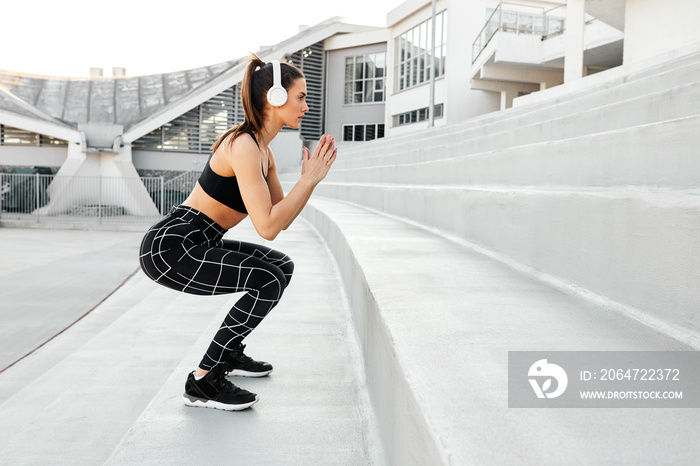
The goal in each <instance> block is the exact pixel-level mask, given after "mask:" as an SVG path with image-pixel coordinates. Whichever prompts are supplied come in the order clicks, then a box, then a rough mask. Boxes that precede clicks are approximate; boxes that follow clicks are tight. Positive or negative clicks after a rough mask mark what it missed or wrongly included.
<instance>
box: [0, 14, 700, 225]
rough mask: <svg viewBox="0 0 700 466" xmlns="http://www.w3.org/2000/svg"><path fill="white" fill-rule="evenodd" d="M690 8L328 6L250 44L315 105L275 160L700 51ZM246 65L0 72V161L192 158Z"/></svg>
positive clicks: (121, 166) (191, 165) (149, 164)
mask: <svg viewBox="0 0 700 466" xmlns="http://www.w3.org/2000/svg"><path fill="white" fill-rule="evenodd" d="M433 6H434V9H433ZM698 13H700V4H698V3H697V2H688V1H684V0H670V1H666V2H657V1H653V0H605V1H603V0H587V1H586V0H569V1H568V2H567V1H564V0H554V1H535V0H520V1H517V2H508V3H506V2H498V1H495V0H437V1H435V2H434V5H433V2H432V1H431V0H407V1H406V2H404V3H403V4H401V5H400V6H398V7H397V8H395V9H394V10H392V11H390V12H388V14H387V27H386V28H373V27H366V26H358V25H348V24H345V23H342V22H341V21H340V20H339V19H337V18H333V19H330V20H328V21H325V22H323V23H320V24H318V25H316V26H314V27H311V28H305V29H303V30H301V31H300V32H299V34H297V35H295V36H293V37H291V38H289V39H287V40H285V41H283V42H282V43H280V44H277V45H275V46H273V47H269V48H266V49H263V50H261V51H259V52H258V54H259V55H260V57H261V58H262V59H263V60H270V59H282V60H290V61H292V62H294V63H295V64H297V65H298V66H299V67H300V68H301V69H302V71H303V72H304V73H305V74H306V76H307V86H308V89H309V97H308V101H309V107H310V108H311V111H310V112H309V115H308V116H307V118H305V119H304V122H303V124H302V126H301V129H300V130H298V131H291V130H290V131H286V132H284V133H283V134H281V136H280V137H278V138H277V139H276V140H275V141H274V145H273V149H274V150H275V153H276V155H277V158H278V164H279V166H280V169H281V171H284V170H296V167H297V166H298V164H299V160H300V153H301V147H302V145H307V146H313V144H314V142H315V141H316V140H317V139H318V137H320V135H321V134H322V133H324V132H331V133H333V134H334V135H335V136H336V139H337V140H339V141H341V140H342V141H345V142H346V143H353V144H354V143H356V142H357V143H360V141H367V140H372V139H376V138H381V137H390V136H391V135H394V134H396V135H399V134H403V133H407V132H412V131H415V130H417V129H421V128H425V127H428V126H429V125H431V124H433V125H436V126H440V125H445V124H448V123H454V122H458V121H461V120H465V119H469V118H473V117H477V116H479V115H483V114H486V113H490V112H494V111H498V110H502V109H505V108H508V107H511V106H513V105H527V104H528V103H530V102H535V101H537V100H538V99H543V98H549V97H551V96H553V95H556V92H562V90H566V89H571V88H572V87H585V86H586V83H587V82H593V81H594V80H595V77H594V76H593V75H595V74H598V73H601V72H606V71H607V72H614V71H613V70H610V69H611V68H618V67H623V68H626V69H628V68H631V67H644V66H649V65H650V64H654V63H661V62H663V61H665V60H668V59H670V58H674V57H677V56H679V55H683V54H687V53H691V52H693V51H697V50H699V49H700V31H699V30H698V28H696V27H695V25H694V22H693V18H695V17H697V14H698ZM433 37H434V41H433ZM244 67H245V58H239V59H235V60H232V61H229V62H225V63H221V64H216V65H212V66H209V67H205V68H199V69H194V70H186V71H179V72H173V73H166V74H162V75H154V76H140V77H131V76H122V75H118V76H116V77H111V78H106V77H101V76H99V74H100V73H97V74H98V76H94V77H91V78H85V79H81V78H53V77H45V76H31V75H27V74H23V73H13V72H1V71H0V165H1V166H51V167H60V170H58V175H59V176H61V177H64V178H70V177H76V176H110V177H122V178H134V177H137V176H138V173H137V170H172V171H188V170H193V169H197V168H199V167H201V166H202V165H203V163H204V162H205V161H206V158H207V157H208V153H209V146H210V144H211V143H212V142H213V141H214V140H215V139H216V138H217V136H218V135H219V134H221V133H222V132H223V131H224V130H225V129H227V128H228V127H230V126H232V125H234V124H236V123H238V122H240V121H242V109H241V105H240V93H239V83H240V82H241V80H242V76H243V70H244ZM608 70H610V71H608ZM120 71H121V72H120V73H117V74H123V73H124V70H120ZM562 84H563V85H562ZM64 190H65V189H64V188H59V187H58V185H56V186H54V187H53V188H52V190H50V194H51V198H52V205H53V206H54V208H55V209H58V208H59V207H58V206H59V204H60V205H62V206H64V207H65V206H66V205H68V204H70V202H71V201H70V200H66V202H62V203H59V202H58V199H59V198H60V197H61V192H62V191H64ZM131 190H132V191H133V189H131ZM133 197H134V198H135V199H136V198H139V197H140V198H141V201H134V202H135V203H136V204H139V203H146V204H147V203H148V202H150V200H149V198H148V197H147V195H146V194H144V193H138V192H134V193H133ZM134 205H135V204H134ZM64 207H60V208H64ZM129 209H131V210H132V211H134V212H135V213H138V212H146V211H148V210H149V208H148V207H147V206H143V208H135V207H129ZM49 210H50V209H49Z"/></svg>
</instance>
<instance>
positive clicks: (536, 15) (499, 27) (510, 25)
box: [472, 2, 565, 63]
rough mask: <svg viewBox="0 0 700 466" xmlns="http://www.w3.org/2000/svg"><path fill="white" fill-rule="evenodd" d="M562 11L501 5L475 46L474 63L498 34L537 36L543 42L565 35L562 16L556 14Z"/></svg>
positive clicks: (504, 3) (473, 44) (517, 5)
mask: <svg viewBox="0 0 700 466" xmlns="http://www.w3.org/2000/svg"><path fill="white" fill-rule="evenodd" d="M559 8H560V7H555V8H552V9H550V10H545V9H544V8H542V7H535V6H531V5H521V4H518V3H507V2H501V3H499V4H498V6H497V7H496V9H495V10H494V11H493V13H492V14H491V16H489V18H488V19H487V20H486V24H485V25H484V27H483V28H482V29H481V31H480V32H479V34H478V35H477V37H476V39H474V42H473V43H472V63H474V62H475V61H476V60H477V58H479V55H481V52H483V51H484V49H485V48H486V46H487V45H488V44H489V42H491V39H493V37H494V36H495V35H496V33H497V32H498V31H503V32H510V33H515V34H529V35H538V36H541V37H542V40H544V39H547V38H548V37H551V36H554V35H558V34H561V33H563V32H564V27H565V20H564V16H563V13H562V12H561V11H559V12H557V13H555V12H554V11H555V10H557V9H559ZM526 10H527V11H526Z"/></svg>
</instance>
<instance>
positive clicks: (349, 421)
mask: <svg viewBox="0 0 700 466" xmlns="http://www.w3.org/2000/svg"><path fill="white" fill-rule="evenodd" d="M235 233H236V237H238V238H241V239H244V240H253V239H255V238H256V236H257V235H255V232H254V230H253V228H252V225H250V224H249V223H246V224H244V225H240V226H239V227H237V228H236V230H235ZM274 247H278V248H280V249H282V250H285V251H286V252H289V254H290V255H291V256H293V258H294V260H295V263H296V264H297V273H296V275H295V278H296V279H295V282H296V283H292V285H291V287H290V288H289V289H288V294H289V295H290V296H289V297H287V299H286V300H285V301H283V302H284V303H285V304H284V306H283V305H280V306H279V307H278V308H277V309H275V312H274V313H273V314H271V316H270V317H269V319H268V320H266V321H265V322H264V323H263V324H262V326H261V328H260V329H259V333H260V336H258V335H256V334H254V335H252V336H251V337H250V338H249V339H248V340H247V343H248V352H249V353H251V354H253V355H254V356H255V357H257V358H259V359H264V360H270V361H272V362H273V363H274V364H275V372H274V373H273V375H272V376H270V377H269V378H266V379H264V380H252V379H251V380H249V379H242V380H240V381H239V382H238V383H239V385H241V386H243V387H246V388H250V389H251V390H254V391H257V393H259V395H260V396H261V401H260V402H259V403H258V404H257V405H256V406H255V407H254V408H253V409H251V410H248V411H245V412H242V413H229V412H223V411H217V410H207V409H194V408H188V407H186V406H184V404H183V403H182V401H181V395H182V391H183V389H184V381H185V378H186V375H187V373H188V372H189V371H191V370H193V369H194V368H195V367H196V364H197V363H198V362H199V359H200V358H201V355H202V354H203V352H204V350H205V349H206V346H207V345H208V343H209V341H210V340H211V337H212V335H213V334H214V332H215V331H216V329H217V328H218V326H219V325H220V323H221V321H222V320H223V317H224V315H225V313H226V312H228V310H229V309H230V307H231V306H232V305H233V303H234V302H235V300H236V299H237V298H238V297H239V295H232V296H218V297H197V296H190V295H185V294H181V293H177V292H174V291H171V290H168V289H165V288H162V287H160V286H158V285H156V284H154V283H153V282H151V281H150V280H149V279H147V278H146V277H145V275H143V273H142V272H139V273H138V274H137V275H136V276H134V277H133V278H132V279H131V280H129V282H127V283H126V284H125V285H124V286H123V287H122V288H120V289H119V290H117V291H116V292H115V293H114V294H113V295H112V296H110V297H109V298H108V299H107V300H105V301H104V303H102V304H101V305H100V306H99V307H98V308H97V309H95V311H93V312H92V313H90V314H89V315H87V316H86V317H85V318H84V319H82V320H81V321H79V322H78V323H76V324H75V325H74V326H73V327H71V328H70V329H68V330H66V331H65V332H64V333H62V334H61V335H59V336H58V337H56V338H55V339H53V340H52V341H50V342H49V343H47V344H46V345H44V346H43V347H41V348H40V349H39V350H37V351H36V352H35V353H33V354H32V355H31V356H30V357H28V358H25V359H24V360H22V361H20V362H19V363H18V364H16V365H15V366H13V367H12V368H11V369H9V370H7V371H5V372H3V373H2V374H0V386H3V387H11V386H12V387H14V392H13V393H10V394H9V396H8V397H7V399H6V400H5V401H4V403H2V404H0V418H1V419H2V420H3V422H2V424H1V426H0V439H2V440H1V441H0V457H2V458H3V460H2V462H3V463H4V462H7V464H71V465H82V464H86V465H87V464H90V465H92V464H103V463H105V461H108V460H109V461H110V463H111V464H183V463H184V462H191V463H196V462H197V461H198V460H201V458H202V457H206V458H208V459H209V460H210V462H214V463H228V462H229V461H231V462H234V463H235V462H236V461H237V459H236V458H243V457H245V458H247V459H249V460H250V461H245V462H244V464H254V463H255V462H256V461H258V462H263V461H267V460H268V459H271V461H272V462H273V463H276V464H308V463H306V462H305V461H304V459H311V460H312V462H313V461H317V462H316V464H330V463H332V461H333V459H340V460H341V461H343V462H345V464H382V462H383V460H382V453H381V446H380V445H379V444H378V443H377V442H376V440H375V439H376V438H377V436H376V435H374V434H373V432H374V431H375V430H374V429H375V427H374V424H373V417H372V414H371V411H370V409H369V408H368V406H369V404H368V403H369V401H368V400H367V399H366V395H365V394H364V384H363V380H364V379H363V376H362V372H361V370H360V364H361V362H360V357H359V354H358V350H357V346H356V342H355V340H354V337H353V333H352V332H351V331H350V329H351V327H350V326H349V324H348V319H349V318H348V316H347V312H348V311H347V308H346V307H345V304H344V301H343V297H342V294H341V293H340V286H339V282H338V278H337V274H336V272H335V269H334V268H333V265H332V264H333V263H332V261H331V260H330V258H329V257H328V255H327V254H326V253H325V251H324V249H323V245H322V243H321V242H320V240H319V239H318V238H317V237H316V236H315V235H314V233H313V230H310V229H309V228H308V226H305V225H304V224H303V222H301V223H299V224H295V225H294V226H293V227H292V228H290V229H289V230H288V231H287V232H286V233H285V239H278V240H277V241H276V242H275V244H274ZM132 252H133V255H132V256H131V257H132V260H133V262H134V264H136V263H137V261H136V257H137V254H136V251H135V250H134V251H132ZM295 252H296V253H295ZM81 339H82V344H79V343H78V342H79V341H80V340H81ZM56 353H62V354H64V355H65V356H64V357H63V358H62V359H60V360H56V359H55V357H54V356H53V355H54V354H56ZM32 371H34V375H33V377H30V376H29V375H28V374H29V373H30V372H32ZM17 378H19V379H20V380H19V381H18V380H17ZM21 383H24V385H23V386H20V384H21ZM148 419H150V420H148ZM147 420H148V421H147ZM232 422H233V423H234V424H236V425H239V426H240V429H235V428H234V429H231V423H232ZM163 431H166V432H168V433H169V435H166V436H160V435H161V434H160V433H162V432H163ZM158 432H160V433H158ZM242 432H244V433H243V434H242ZM175 433H177V434H175ZM171 434H172V435H171ZM217 440H218V441H217ZM242 445H245V447H244V448H240V449H239V450H237V449H236V447H241V446H242ZM255 445H261V446H262V447H260V448H258V447H255ZM112 453H114V456H112ZM246 455H247V456H246ZM110 457H111V459H110ZM254 460H256V461H254Z"/></svg>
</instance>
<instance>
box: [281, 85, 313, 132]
mask: <svg viewBox="0 0 700 466" xmlns="http://www.w3.org/2000/svg"><path fill="white" fill-rule="evenodd" d="M308 111H309V107H308V106H307V105H306V80H305V79H304V78H298V79H296V80H295V81H294V82H293V83H292V85H291V86H290V87H289V89H287V102H285V104H284V105H282V106H281V107H279V111H278V115H279V116H280V117H281V118H282V121H283V122H284V124H285V125H287V126H289V127H290V128H292V129H297V128H298V127H299V125H300V124H301V119H302V118H303V117H304V114H305V113H306V112H308Z"/></svg>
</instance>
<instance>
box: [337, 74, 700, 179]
mask: <svg viewBox="0 0 700 466" xmlns="http://www.w3.org/2000/svg"><path fill="white" fill-rule="evenodd" d="M698 68H699V69H700V64H699V65H698ZM698 76H700V71H699V72H698ZM606 97H607V98H606V99H602V102H601V103H599V104H595V103H592V102H589V100H590V99H584V98H581V99H579V100H581V102H579V103H578V104H577V107H576V111H567V110H565V111H562V110H561V108H562V107H566V106H567V105H566V103H556V102H554V103H552V107H551V108H545V109H542V110H540V111H533V112H530V113H527V114H524V115H518V116H516V117H511V116H509V114H508V113H507V112H502V115H501V116H502V119H500V120H494V121H493V122H491V123H488V124H481V125H474V124H470V123H469V122H464V123H463V122H459V123H455V124H452V125H449V126H448V127H440V128H436V129H435V130H434V131H431V132H426V133H422V134H421V135H420V137H419V138H418V137H414V138H413V139H411V140H403V141H397V140H393V138H388V139H385V140H381V141H378V142H377V143H376V144H373V145H372V146H369V145H368V146H367V147H360V146H357V145H356V146H353V147H348V146H341V151H340V153H341V156H340V157H339V159H338V162H337V168H357V167H369V166H375V165H384V164H388V163H406V162H422V161H427V160H434V159H440V158H449V157H456V156H460V155H468V154H475V153H482V152H489V151H495V150H502V149H505V148H513V147H518V146H521V145H529V144H535V143H544V142H552V141H558V140H564V139H570V138H574V137H580V136H584V135H591V134H597V133H602V132H609V131H614V130H618V129H624V128H630V127H635V126H641V125H648V124H654V123H658V122H663V121H666V120H674V119H680V118H685V117H692V116H697V115H698V114H700V83H698V82H693V83H690V84H684V85H682V86H678V87H671V88H666V89H664V90H660V91H657V92H654V93H652V94H644V95H635V96H633V97H631V98H628V99H625V100H616V99H613V98H611V97H610V96H606ZM416 136H417V135H416ZM346 148H348V150H347V151H346V150H345V149H346ZM358 150H361V151H363V152H362V153H361V155H360V154H358V153H357V152H356V151H358ZM370 154H371V155H370Z"/></svg>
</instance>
